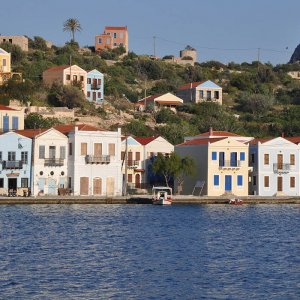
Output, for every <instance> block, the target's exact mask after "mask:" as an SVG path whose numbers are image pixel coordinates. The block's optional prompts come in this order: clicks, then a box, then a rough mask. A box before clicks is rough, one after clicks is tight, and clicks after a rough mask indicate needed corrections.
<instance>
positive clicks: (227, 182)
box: [225, 175, 232, 192]
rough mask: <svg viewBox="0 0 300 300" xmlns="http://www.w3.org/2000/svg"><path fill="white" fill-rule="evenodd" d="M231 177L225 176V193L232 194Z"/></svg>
mask: <svg viewBox="0 0 300 300" xmlns="http://www.w3.org/2000/svg"><path fill="white" fill-rule="evenodd" d="M231 181H232V180H231V175H225V191H226V192H230V191H231V189H232V182H231Z"/></svg>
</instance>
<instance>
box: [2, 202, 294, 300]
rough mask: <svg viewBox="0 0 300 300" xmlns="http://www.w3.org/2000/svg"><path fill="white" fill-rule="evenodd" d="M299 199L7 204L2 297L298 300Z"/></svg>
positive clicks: (4, 226)
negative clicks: (240, 203)
mask: <svg viewBox="0 0 300 300" xmlns="http://www.w3.org/2000/svg"><path fill="white" fill-rule="evenodd" d="M299 213H300V207H299V205H243V206H230V205H199V206H197V205H195V206H189V205H182V206H179V205H173V206H171V207H162V206H152V205H28V206H1V207H0V298H1V299H299V298H300V234H299V228H300V217H299Z"/></svg>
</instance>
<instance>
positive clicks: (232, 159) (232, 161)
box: [230, 152, 237, 167]
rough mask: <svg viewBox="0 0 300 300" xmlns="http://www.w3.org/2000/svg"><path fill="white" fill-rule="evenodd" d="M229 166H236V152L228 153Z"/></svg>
mask: <svg viewBox="0 0 300 300" xmlns="http://www.w3.org/2000/svg"><path fill="white" fill-rule="evenodd" d="M230 167H237V152H231V153H230Z"/></svg>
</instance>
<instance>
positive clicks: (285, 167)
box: [273, 163, 291, 173]
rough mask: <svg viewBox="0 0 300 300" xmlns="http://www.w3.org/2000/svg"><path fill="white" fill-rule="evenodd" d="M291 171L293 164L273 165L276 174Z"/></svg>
mask: <svg viewBox="0 0 300 300" xmlns="http://www.w3.org/2000/svg"><path fill="white" fill-rule="evenodd" d="M290 170H291V164H283V163H279V164H278V163H277V164H273V171H274V173H279V172H281V173H289V172H290Z"/></svg>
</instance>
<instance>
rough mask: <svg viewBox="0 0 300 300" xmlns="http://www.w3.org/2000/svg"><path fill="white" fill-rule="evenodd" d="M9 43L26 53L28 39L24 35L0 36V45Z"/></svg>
mask: <svg viewBox="0 0 300 300" xmlns="http://www.w3.org/2000/svg"><path fill="white" fill-rule="evenodd" d="M1 43H10V44H13V45H17V46H19V47H20V48H21V49H22V50H23V51H26V52H28V38H27V37H26V36H24V35H0V44H1Z"/></svg>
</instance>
